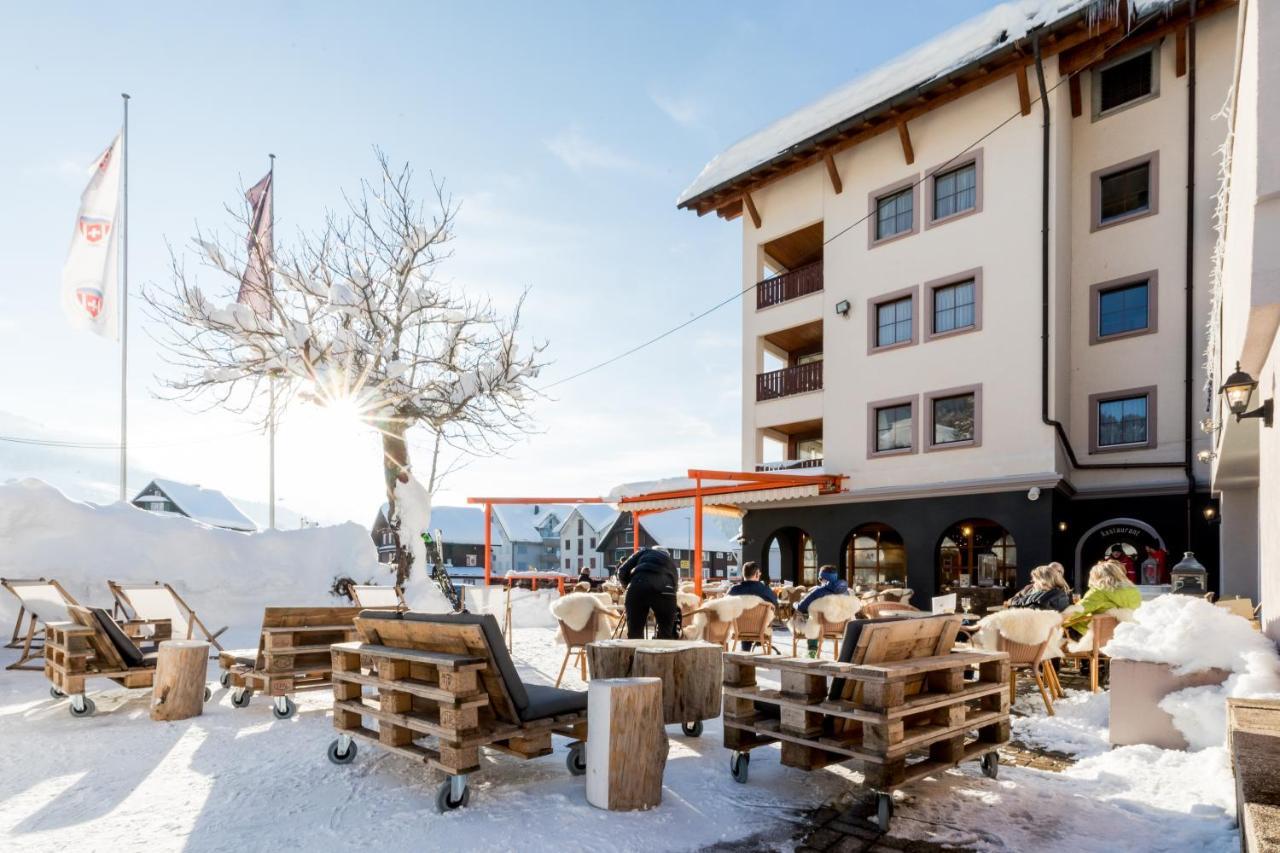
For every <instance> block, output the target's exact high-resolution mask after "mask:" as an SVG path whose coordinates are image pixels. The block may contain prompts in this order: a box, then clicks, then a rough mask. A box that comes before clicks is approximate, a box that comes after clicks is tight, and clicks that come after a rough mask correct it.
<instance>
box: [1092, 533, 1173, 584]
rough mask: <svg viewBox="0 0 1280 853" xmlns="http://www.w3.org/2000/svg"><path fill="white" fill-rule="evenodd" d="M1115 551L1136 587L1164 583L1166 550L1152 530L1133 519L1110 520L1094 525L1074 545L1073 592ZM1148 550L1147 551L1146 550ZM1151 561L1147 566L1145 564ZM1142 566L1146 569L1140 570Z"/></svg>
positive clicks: (1167, 562)
mask: <svg viewBox="0 0 1280 853" xmlns="http://www.w3.org/2000/svg"><path fill="white" fill-rule="evenodd" d="M1114 548H1119V549H1120V550H1121V551H1122V552H1123V553H1124V556H1125V557H1127V558H1128V561H1127V562H1126V561H1125V560H1121V561H1120V562H1121V563H1123V564H1124V566H1125V570H1126V571H1128V570H1129V569H1130V564H1132V569H1133V576H1135V577H1136V578H1137V579H1138V582H1139V583H1147V582H1149V581H1151V582H1154V583H1168V576H1169V560H1168V550H1169V549H1168V548H1166V547H1165V544H1164V538H1163V537H1161V536H1160V534H1159V533H1158V532H1157V531H1156V529H1155V528H1154V527H1152V526H1151V525H1149V524H1147V523H1146V522H1145V521H1139V520H1138V519H1136V518H1112V519H1108V520H1107V521H1104V522H1102V523H1101V524H1095V525H1094V526H1093V527H1091V528H1089V529H1088V530H1087V531H1085V533H1084V535H1083V536H1081V537H1080V539H1079V540H1078V541H1077V542H1076V584H1075V585H1076V588H1077V589H1080V588H1082V587H1083V586H1084V585H1085V584H1086V583H1087V582H1088V579H1089V568H1090V567H1091V566H1093V564H1094V563H1096V562H1098V561H1099V560H1103V559H1106V557H1107V555H1108V554H1110V553H1111V551H1112V549H1114ZM1148 549H1150V550H1148ZM1148 560H1151V563H1147V561H1148ZM1144 563H1147V565H1145V566H1144Z"/></svg>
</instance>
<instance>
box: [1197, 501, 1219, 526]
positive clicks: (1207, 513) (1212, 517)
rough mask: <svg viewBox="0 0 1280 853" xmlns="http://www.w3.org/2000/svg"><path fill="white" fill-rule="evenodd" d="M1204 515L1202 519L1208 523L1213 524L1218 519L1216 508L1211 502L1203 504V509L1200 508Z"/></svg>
mask: <svg viewBox="0 0 1280 853" xmlns="http://www.w3.org/2000/svg"><path fill="white" fill-rule="evenodd" d="M1200 512H1201V513H1202V514H1203V515H1204V520H1205V521H1206V522H1208V523H1209V524H1213V523H1214V522H1215V521H1217V520H1218V508H1217V507H1216V506H1214V505H1213V504H1205V506H1204V509H1202V510H1200Z"/></svg>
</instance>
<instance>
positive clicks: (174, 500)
mask: <svg viewBox="0 0 1280 853" xmlns="http://www.w3.org/2000/svg"><path fill="white" fill-rule="evenodd" d="M131 503H132V504H133V505H134V506H136V507H138V508H140V509H145V510H148V511H150V512H155V513H160V514H162V515H180V516H183V517H185V518H190V519H192V520H194V521H199V522H200V523H202V524H207V525H209V526H210V527H223V528H226V529H227V530H240V531H243V532H246V533H251V532H253V531H255V530H257V529H258V526H257V525H256V524H254V523H253V522H252V521H251V520H250V519H249V517H248V516H246V515H245V514H244V513H243V512H241V511H240V508H239V507H237V506H236V505H235V504H234V503H232V502H231V499H230V498H228V497H227V496H226V495H224V494H223V493H222V492H220V491H218V490H217V489H206V488H203V487H201V486H200V485H199V484H196V485H191V484H188V483H179V482H177V481H175V480H160V479H156V480H152V481H151V482H150V483H148V484H147V485H146V487H145V488H144V489H143V490H142V491H140V492H138V494H137V497H135V498H134V499H133V500H132V501H131Z"/></svg>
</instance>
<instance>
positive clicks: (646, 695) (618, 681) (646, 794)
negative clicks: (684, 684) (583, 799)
mask: <svg viewBox="0 0 1280 853" xmlns="http://www.w3.org/2000/svg"><path fill="white" fill-rule="evenodd" d="M662 695H663V690H662V681H661V680H660V679H657V678H600V679H596V678H593V679H592V680H591V682H590V684H588V685H587V802H589V803H591V805H593V806H596V807H597V808H601V809H608V810H610V811H615V812H617V811H638V810H642V809H651V808H653V807H654V806H656V805H658V804H659V803H661V802H662V771H663V770H664V769H665V768H666V766H667V732H666V730H665V729H664V728H663V723H662Z"/></svg>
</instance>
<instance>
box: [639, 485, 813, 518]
mask: <svg viewBox="0 0 1280 853" xmlns="http://www.w3.org/2000/svg"><path fill="white" fill-rule="evenodd" d="M819 493H820V487H819V485H818V484H817V483H814V484H813V485H804V486H782V487H780V488H776V489H753V490H752V491H749V492H733V493H731V494H724V495H704V496H703V498H702V505H703V507H704V508H707V509H710V508H712V507H718V506H722V507H745V506H754V505H756V504H763V503H775V502H777V501H789V500H795V499H797V498H812V497H817V496H818V494H819ZM693 503H694V499H693V498H692V497H673V498H658V499H656V500H650V501H645V500H641V501H626V502H624V503H619V504H618V509H619V510H621V511H622V512H651V511H653V510H663V509H679V508H681V507H691V506H693Z"/></svg>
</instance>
